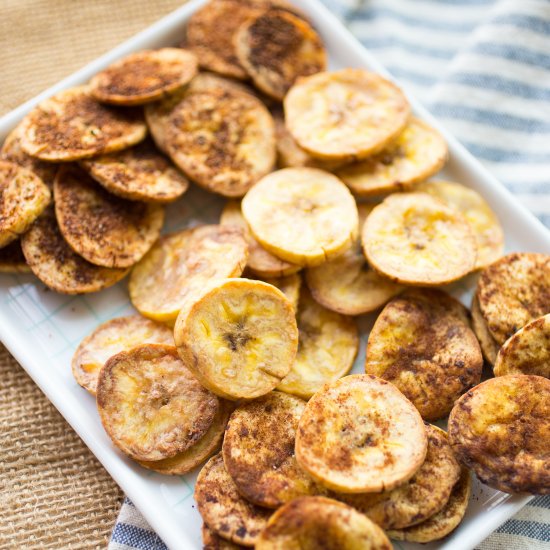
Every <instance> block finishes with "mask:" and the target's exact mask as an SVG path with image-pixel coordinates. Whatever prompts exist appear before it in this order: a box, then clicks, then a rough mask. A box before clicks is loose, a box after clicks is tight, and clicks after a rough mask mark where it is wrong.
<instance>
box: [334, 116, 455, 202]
mask: <svg viewBox="0 0 550 550" xmlns="http://www.w3.org/2000/svg"><path fill="white" fill-rule="evenodd" d="M447 156H448V151H447V144H446V143H445V140H444V139H443V137H442V136H441V135H440V133H439V132H438V131H437V130H435V129H434V128H432V127H431V126H430V125H429V124H426V123H425V122H423V121H422V120H420V119H418V118H416V117H411V119H410V121H409V123H408V124H407V126H406V127H405V129H404V130H403V132H401V134H400V135H399V137H398V138H397V139H396V140H395V141H394V142H392V143H390V145H389V146H388V147H386V148H385V149H384V150H383V151H381V152H380V153H378V154H376V155H374V156H372V157H369V158H367V159H365V160H363V161H361V162H359V163H356V164H352V165H350V166H346V167H345V168H343V169H342V170H339V171H338V172H337V174H338V177H339V178H340V179H341V180H342V181H343V182H344V183H345V184H346V185H347V186H348V187H349V188H350V189H351V190H352V191H353V193H354V194H355V195H359V196H371V195H379V194H381V193H391V192H393V191H403V190H404V189H408V188H409V187H411V186H412V185H413V184H414V183H417V182H419V181H422V180H425V179H427V178H429V177H430V176H432V175H433V174H435V173H436V172H439V170H441V168H443V165H444V164H445V162H446V161H447Z"/></svg>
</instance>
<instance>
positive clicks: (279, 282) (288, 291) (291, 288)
mask: <svg viewBox="0 0 550 550" xmlns="http://www.w3.org/2000/svg"><path fill="white" fill-rule="evenodd" d="M257 278H258V279H260V280H261V281H264V282H265V283H267V284H270V285H273V286H276V287H277V288H278V289H279V290H280V291H281V292H282V293H283V294H284V295H285V296H286V297H287V298H288V301H289V302H290V303H291V304H292V307H293V308H294V311H298V302H299V300H300V289H301V288H302V277H300V274H299V273H293V274H292V275H286V276H285V277H257Z"/></svg>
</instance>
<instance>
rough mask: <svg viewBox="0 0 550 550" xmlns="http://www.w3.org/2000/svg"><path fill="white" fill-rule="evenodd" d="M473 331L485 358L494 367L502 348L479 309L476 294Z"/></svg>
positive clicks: (473, 300) (473, 303)
mask: <svg viewBox="0 0 550 550" xmlns="http://www.w3.org/2000/svg"><path fill="white" fill-rule="evenodd" d="M472 329H473V331H474V333H475V335H476V337H477V339H478V341H479V345H480V347H481V353H482V354H483V358H484V359H485V361H487V363H489V364H490V365H494V363H495V361H496V358H497V354H498V350H499V349H500V346H499V344H498V343H497V341H496V340H495V339H494V338H493V335H492V334H491V333H490V332H489V329H488V328H487V323H486V322H485V319H484V318H483V315H482V314H481V310H480V309H479V300H478V299H477V296H476V295H475V294H474V297H473V299H472Z"/></svg>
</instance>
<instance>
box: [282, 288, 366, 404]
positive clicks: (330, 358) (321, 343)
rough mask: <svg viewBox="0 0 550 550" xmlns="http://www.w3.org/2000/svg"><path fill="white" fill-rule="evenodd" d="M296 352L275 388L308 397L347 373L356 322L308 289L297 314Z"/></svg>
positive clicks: (356, 345) (354, 352)
mask: <svg viewBox="0 0 550 550" xmlns="http://www.w3.org/2000/svg"><path fill="white" fill-rule="evenodd" d="M296 318H297V321H298V332H299V340H298V354H297V355H296V360H295V361H294V364H293V365H292V368H291V369H290V372H289V373H288V374H287V375H286V376H285V378H283V380H282V381H281V383H280V384H279V385H278V386H277V389H279V390H281V391H284V392H286V393H292V394H295V395H297V396H299V397H302V398H303V399H309V398H310V397H311V396H312V395H313V394H314V393H316V392H317V391H319V390H320V389H321V388H322V387H323V385H324V384H326V383H328V382H333V381H334V380H337V379H338V378H341V377H342V376H344V375H345V374H347V373H348V372H349V371H350V370H351V367H352V366H353V362H354V361H355V357H356V356H357V351H358V349H359V335H358V333H357V325H356V324H355V321H354V320H353V319H352V318H350V317H345V316H344V315H340V314H339V313H335V312H334V311H329V310H328V309H325V308H324V307H323V306H321V305H319V304H318V303H317V302H316V301H315V300H313V298H312V297H311V295H310V293H309V292H308V291H307V289H304V290H303V291H302V292H301V293H300V301H299V305H298V311H297V315H296Z"/></svg>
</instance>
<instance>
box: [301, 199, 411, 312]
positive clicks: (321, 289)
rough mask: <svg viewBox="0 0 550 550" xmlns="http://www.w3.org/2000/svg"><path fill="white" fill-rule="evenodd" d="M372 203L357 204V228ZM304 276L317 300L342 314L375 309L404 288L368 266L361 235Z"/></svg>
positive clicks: (370, 209) (362, 221)
mask: <svg viewBox="0 0 550 550" xmlns="http://www.w3.org/2000/svg"><path fill="white" fill-rule="evenodd" d="M374 206H375V205H374V204H358V205H357V210H358V212H359V230H360V231H361V229H362V227H363V225H364V223H365V219H366V218H367V216H368V215H369V214H370V212H371V211H372V209H373V208H374ZM305 280H306V283H307V286H308V288H309V290H310V291H311V294H312V296H313V297H314V298H315V300H316V301H317V302H319V303H320V304H321V305H323V306H325V307H326V308H328V309H331V310H332V311H336V312H338V313H342V314H344V315H361V314H363V313H368V312H370V311H374V310H376V309H378V308H379V307H381V306H383V305H384V304H385V303H386V302H387V301H388V300H389V299H391V298H393V297H394V296H395V295H396V294H398V293H399V292H401V290H402V289H403V287H401V286H400V285H398V284H396V283H394V282H393V281H390V280H389V279H386V278H385V277H382V276H381V275H379V274H378V273H377V272H376V271H373V270H372V269H371V268H370V267H369V264H368V263H367V260H366V258H365V255H364V254H363V248H362V246H361V240H360V238H357V239H356V240H355V241H354V243H353V244H352V246H351V248H349V249H348V250H346V251H345V252H344V253H343V254H341V255H340V256H338V257H337V258H335V259H334V260H331V261H328V262H325V263H324V264H321V265H320V266H317V267H310V268H308V269H306V271H305Z"/></svg>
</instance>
